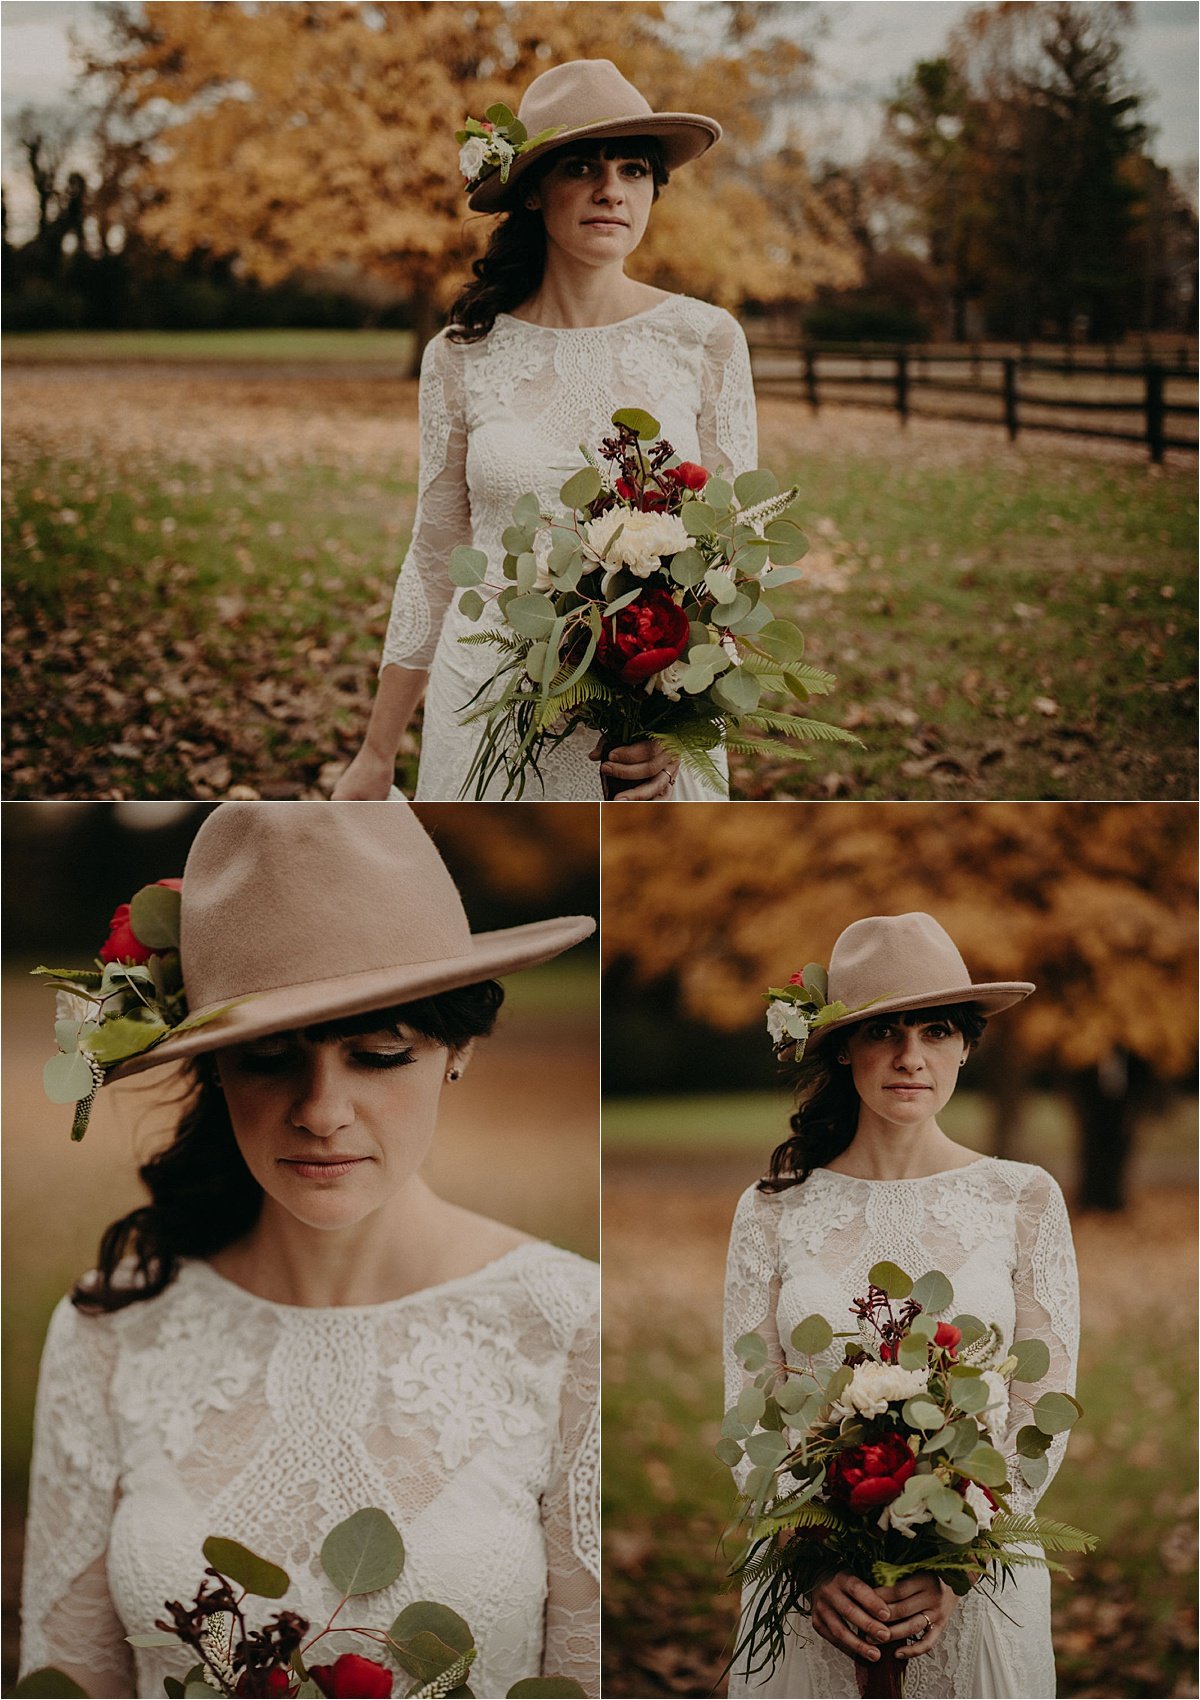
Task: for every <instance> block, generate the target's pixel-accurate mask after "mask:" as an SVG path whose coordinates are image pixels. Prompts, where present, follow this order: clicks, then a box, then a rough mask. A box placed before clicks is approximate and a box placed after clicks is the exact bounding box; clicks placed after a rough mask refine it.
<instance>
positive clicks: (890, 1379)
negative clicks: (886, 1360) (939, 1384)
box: [830, 1363, 929, 1417]
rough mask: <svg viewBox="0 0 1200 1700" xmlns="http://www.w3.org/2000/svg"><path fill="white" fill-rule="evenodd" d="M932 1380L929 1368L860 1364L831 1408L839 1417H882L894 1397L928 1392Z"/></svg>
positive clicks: (903, 1397)
mask: <svg viewBox="0 0 1200 1700" xmlns="http://www.w3.org/2000/svg"><path fill="white" fill-rule="evenodd" d="M928 1383H929V1371H928V1369H901V1368H900V1366H899V1365H898V1364H877V1363H865V1364H858V1365H856V1366H855V1370H854V1374H853V1375H852V1376H851V1377H850V1381H849V1383H848V1384H847V1386H845V1387H844V1388H843V1389H842V1391H841V1393H840V1395H839V1396H838V1398H836V1399H835V1400H834V1402H833V1404H832V1405H831V1406H830V1410H831V1411H832V1412H833V1415H834V1416H835V1417H855V1416H859V1417H881V1416H882V1415H883V1413H884V1412H885V1411H886V1410H887V1408H888V1405H889V1403H890V1402H891V1400H893V1399H911V1398H912V1397H913V1395H914V1394H915V1393H924V1391H925V1389H926V1387H927V1385H928Z"/></svg>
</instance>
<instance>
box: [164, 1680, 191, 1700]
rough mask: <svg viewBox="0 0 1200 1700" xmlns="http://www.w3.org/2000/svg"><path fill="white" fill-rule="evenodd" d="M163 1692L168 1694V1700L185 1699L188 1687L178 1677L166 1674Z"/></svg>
mask: <svg viewBox="0 0 1200 1700" xmlns="http://www.w3.org/2000/svg"><path fill="white" fill-rule="evenodd" d="M163 1693H164V1694H165V1695H166V1697H167V1700H183V1697H184V1695H185V1694H186V1693H187V1689H186V1688H185V1687H184V1686H183V1684H182V1682H180V1681H179V1679H178V1678H177V1677H174V1676H164V1677H163Z"/></svg>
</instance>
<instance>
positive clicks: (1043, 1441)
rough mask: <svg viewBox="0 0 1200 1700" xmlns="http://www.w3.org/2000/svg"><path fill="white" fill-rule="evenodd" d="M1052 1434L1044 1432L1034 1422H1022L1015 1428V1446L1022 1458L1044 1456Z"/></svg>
mask: <svg viewBox="0 0 1200 1700" xmlns="http://www.w3.org/2000/svg"><path fill="white" fill-rule="evenodd" d="M1053 1438H1054V1437H1053V1435H1049V1434H1045V1433H1043V1431H1042V1430H1041V1429H1040V1428H1038V1427H1037V1425H1036V1424H1034V1423H1024V1424H1023V1425H1022V1426H1021V1427H1020V1428H1019V1429H1018V1430H1017V1439H1016V1448H1017V1452H1018V1454H1019V1455H1020V1456H1021V1457H1022V1458H1044V1457H1045V1455H1046V1452H1047V1451H1048V1449H1049V1447H1050V1445H1051V1442H1052V1441H1053Z"/></svg>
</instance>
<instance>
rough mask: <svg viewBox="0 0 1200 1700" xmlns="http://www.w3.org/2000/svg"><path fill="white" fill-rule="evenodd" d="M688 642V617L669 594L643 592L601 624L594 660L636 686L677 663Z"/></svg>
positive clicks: (659, 591)
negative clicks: (634, 600)
mask: <svg viewBox="0 0 1200 1700" xmlns="http://www.w3.org/2000/svg"><path fill="white" fill-rule="evenodd" d="M690 641H691V631H690V627H689V625H688V617H687V615H686V614H685V613H684V611H683V609H682V608H680V607H678V606H677V605H676V603H675V602H674V600H673V599H672V597H671V595H670V593H669V592H668V591H665V590H644V591H643V592H642V594H641V595H640V596H639V597H638V599H637V601H636V602H631V603H630V604H629V606H628V608H622V609H621V610H620V611H619V612H618V613H616V614H614V615H613V616H612V618H611V619H608V620H605V621H604V624H603V626H602V628H601V632H600V642H599V644H598V646H597V649H596V659H597V660H598V661H599V663H600V665H601V666H602V667H607V668H608V669H609V671H610V672H613V673H616V674H617V675H618V676H619V677H620V678H621V679H622V680H623V682H624V683H625V684H627V685H638V684H641V683H642V682H643V681H644V680H646V679H648V678H649V677H650V675H651V674H652V673H661V672H662V670H663V668H664V667H669V666H670V665H671V663H672V662H673V661H678V660H679V657H680V656H681V655H682V654H683V653H684V651H685V650H686V649H687V646H688V643H689V642H690Z"/></svg>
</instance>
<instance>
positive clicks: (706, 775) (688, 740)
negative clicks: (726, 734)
mask: <svg viewBox="0 0 1200 1700" xmlns="http://www.w3.org/2000/svg"><path fill="white" fill-rule="evenodd" d="M654 736H655V737H656V738H657V739H658V742H659V743H660V744H661V745H662V747H663V749H664V750H667V751H669V753H670V754H671V755H673V756H678V757H679V759H680V761H681V762H682V763H683V765H684V766H685V767H686V768H687V769H688V770H689V772H691V773H694V774H695V775H696V776H697V778H699V779H702V780H704V782H705V784H707V785H709V786H710V787H711V788H712V789H713V790H714V791H718V792H721V793H722V794H723V793H724V792H725V791H726V790H727V789H728V782H727V780H726V778H725V775H724V774H723V773H722V772H721V770H720V768H719V767H718V766H717V764H716V762H715V761H714V760H713V759H712V756H711V754H710V753H709V752H710V750H711V749H712V747H713V735H712V727H711V725H710V724H709V722H708V721H697V722H693V723H692V724H690V725H689V724H688V722H686V721H685V722H684V723H683V724H682V725H679V726H672V727H670V728H669V729H668V728H664V729H663V730H661V731H658V732H655V734H654Z"/></svg>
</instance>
